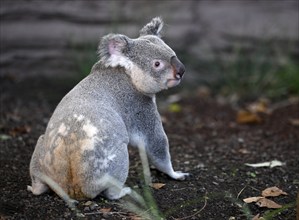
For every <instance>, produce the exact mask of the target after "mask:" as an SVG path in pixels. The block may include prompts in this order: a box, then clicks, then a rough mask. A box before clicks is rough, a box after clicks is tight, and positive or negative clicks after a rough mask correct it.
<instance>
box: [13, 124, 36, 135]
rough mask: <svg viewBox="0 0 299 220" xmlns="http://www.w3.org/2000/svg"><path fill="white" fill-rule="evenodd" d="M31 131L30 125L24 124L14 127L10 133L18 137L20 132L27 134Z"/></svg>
mask: <svg viewBox="0 0 299 220" xmlns="http://www.w3.org/2000/svg"><path fill="white" fill-rule="evenodd" d="M30 131H31V127H30V126H28V125H24V126H19V127H14V128H13V129H11V130H10V131H9V134H10V135H11V136H13V137H16V136H18V135H20V134H27V133H29V132H30Z"/></svg>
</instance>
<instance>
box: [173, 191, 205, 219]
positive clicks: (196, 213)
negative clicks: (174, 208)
mask: <svg viewBox="0 0 299 220" xmlns="http://www.w3.org/2000/svg"><path fill="white" fill-rule="evenodd" d="M204 199H205V203H204V205H203V207H202V208H201V209H200V210H198V211H197V212H195V213H194V214H193V215H189V216H186V217H183V218H178V219H177V220H182V219H188V218H191V217H194V216H196V215H198V214H199V213H200V212H201V211H202V210H204V209H205V208H206V206H207V203H208V197H207V193H206V194H205V196H204Z"/></svg>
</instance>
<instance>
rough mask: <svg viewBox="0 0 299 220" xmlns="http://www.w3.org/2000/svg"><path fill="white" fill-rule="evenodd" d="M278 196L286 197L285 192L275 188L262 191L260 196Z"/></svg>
mask: <svg viewBox="0 0 299 220" xmlns="http://www.w3.org/2000/svg"><path fill="white" fill-rule="evenodd" d="M280 195H288V194H287V193H286V192H284V191H282V190H281V189H279V188H278V187H276V186H273V187H269V188H267V189H265V190H263V191H262V196H264V197H268V196H280Z"/></svg>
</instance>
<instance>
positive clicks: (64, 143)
mask: <svg viewBox="0 0 299 220" xmlns="http://www.w3.org/2000/svg"><path fill="white" fill-rule="evenodd" d="M89 108H91V109H89ZM105 108H107V106H106V107H105ZM105 108H104V107H103V108H102V109H98V110H97V112H94V111H95V109H94V108H92V107H90V106H85V108H84V110H83V109H77V108H76V107H74V108H73V109H72V111H71V113H70V111H66V110H65V109H66V108H64V104H63V103H61V105H60V106H58V107H57V109H56V111H55V112H54V114H53V116H52V119H51V120H50V122H49V125H48V128H47V131H46V133H45V138H44V143H43V149H42V153H41V156H40V158H39V161H40V165H41V167H42V172H43V173H45V174H46V175H48V176H49V177H51V178H52V179H53V180H54V181H56V182H57V183H58V184H59V185H60V186H61V187H62V189H63V190H64V191H65V192H67V193H68V195H70V197H72V198H75V199H83V198H86V197H88V198H92V197H95V196H96V194H97V193H98V192H99V191H101V187H102V189H103V190H104V187H105V186H104V185H101V184H102V183H101V178H102V177H103V175H105V174H107V173H108V174H109V175H111V176H113V177H114V178H116V179H118V180H119V181H121V182H124V181H125V180H126V178H127V172H128V171H127V169H128V156H126V155H127V144H128V135H127V134H126V127H125V125H124V123H123V121H122V120H121V118H120V117H119V115H118V114H117V113H116V112H113V111H111V110H110V111H108V110H107V109H105ZM92 111H93V112H92ZM101 111H102V112H101ZM107 111H108V112H109V114H107ZM103 112H105V114H103ZM103 115H105V117H103Z"/></svg>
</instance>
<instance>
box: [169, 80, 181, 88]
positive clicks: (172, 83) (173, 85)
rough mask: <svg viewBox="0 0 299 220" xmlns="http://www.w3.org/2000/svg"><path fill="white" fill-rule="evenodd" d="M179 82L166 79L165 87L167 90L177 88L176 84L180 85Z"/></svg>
mask: <svg viewBox="0 0 299 220" xmlns="http://www.w3.org/2000/svg"><path fill="white" fill-rule="evenodd" d="M180 82H181V80H180V79H168V80H167V82H166V85H167V87H168V88H171V87H175V86H177V85H178V84H180Z"/></svg>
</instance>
